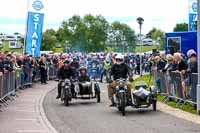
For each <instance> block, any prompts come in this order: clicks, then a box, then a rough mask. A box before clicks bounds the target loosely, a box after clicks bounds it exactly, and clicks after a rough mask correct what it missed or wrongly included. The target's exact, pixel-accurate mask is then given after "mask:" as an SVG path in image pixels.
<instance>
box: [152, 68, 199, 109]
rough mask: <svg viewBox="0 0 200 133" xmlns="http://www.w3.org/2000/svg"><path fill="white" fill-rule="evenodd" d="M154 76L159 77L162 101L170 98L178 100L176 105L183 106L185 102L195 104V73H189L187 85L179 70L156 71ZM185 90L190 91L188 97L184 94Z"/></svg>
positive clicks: (196, 77)
mask: <svg viewBox="0 0 200 133" xmlns="http://www.w3.org/2000/svg"><path fill="white" fill-rule="evenodd" d="M154 76H155V78H156V79H158V78H159V79H160V94H161V95H164V96H165V98H164V99H163V101H164V102H166V101H167V100H169V99H171V98H172V99H177V100H178V102H177V106H179V105H180V104H181V105H182V106H183V105H184V104H185V103H187V102H189V103H193V104H196V97H197V94H196V92H197V91H196V86H197V79H198V75H197V73H192V74H189V81H190V82H189V85H186V83H185V79H184V78H183V75H182V74H181V73H179V72H165V73H164V72H157V73H156V74H154ZM186 89H187V90H186ZM187 91H188V92H190V93H189V97H188V96H186V92H187Z"/></svg>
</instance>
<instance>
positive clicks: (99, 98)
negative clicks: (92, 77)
mask: <svg viewBox="0 0 200 133" xmlns="http://www.w3.org/2000/svg"><path fill="white" fill-rule="evenodd" d="M94 87H95V93H96V99H97V102H98V103H100V102H101V92H100V87H99V84H98V83H95V84H94Z"/></svg>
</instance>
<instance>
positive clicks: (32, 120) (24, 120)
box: [16, 119, 37, 121]
mask: <svg viewBox="0 0 200 133" xmlns="http://www.w3.org/2000/svg"><path fill="white" fill-rule="evenodd" d="M16 121H37V119H16Z"/></svg>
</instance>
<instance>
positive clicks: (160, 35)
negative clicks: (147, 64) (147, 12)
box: [146, 27, 165, 50]
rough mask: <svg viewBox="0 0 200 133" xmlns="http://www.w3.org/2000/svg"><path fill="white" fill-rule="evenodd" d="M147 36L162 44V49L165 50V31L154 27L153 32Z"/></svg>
mask: <svg viewBox="0 0 200 133" xmlns="http://www.w3.org/2000/svg"><path fill="white" fill-rule="evenodd" d="M146 36H147V37H148V38H151V39H153V40H154V41H156V42H158V43H159V44H160V49H161V50H163V48H164V36H165V33H164V32H163V31H161V30H160V29H157V28H155V27H154V28H153V29H152V30H150V31H149V33H147V35H146Z"/></svg>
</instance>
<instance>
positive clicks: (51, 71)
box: [48, 65, 57, 79]
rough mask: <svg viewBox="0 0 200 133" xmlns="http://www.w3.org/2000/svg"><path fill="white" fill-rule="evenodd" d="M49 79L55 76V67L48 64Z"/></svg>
mask: <svg viewBox="0 0 200 133" xmlns="http://www.w3.org/2000/svg"><path fill="white" fill-rule="evenodd" d="M48 73H49V74H48V75H49V79H55V78H56V77H57V69H56V66H55V65H50V66H49V72H48Z"/></svg>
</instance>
